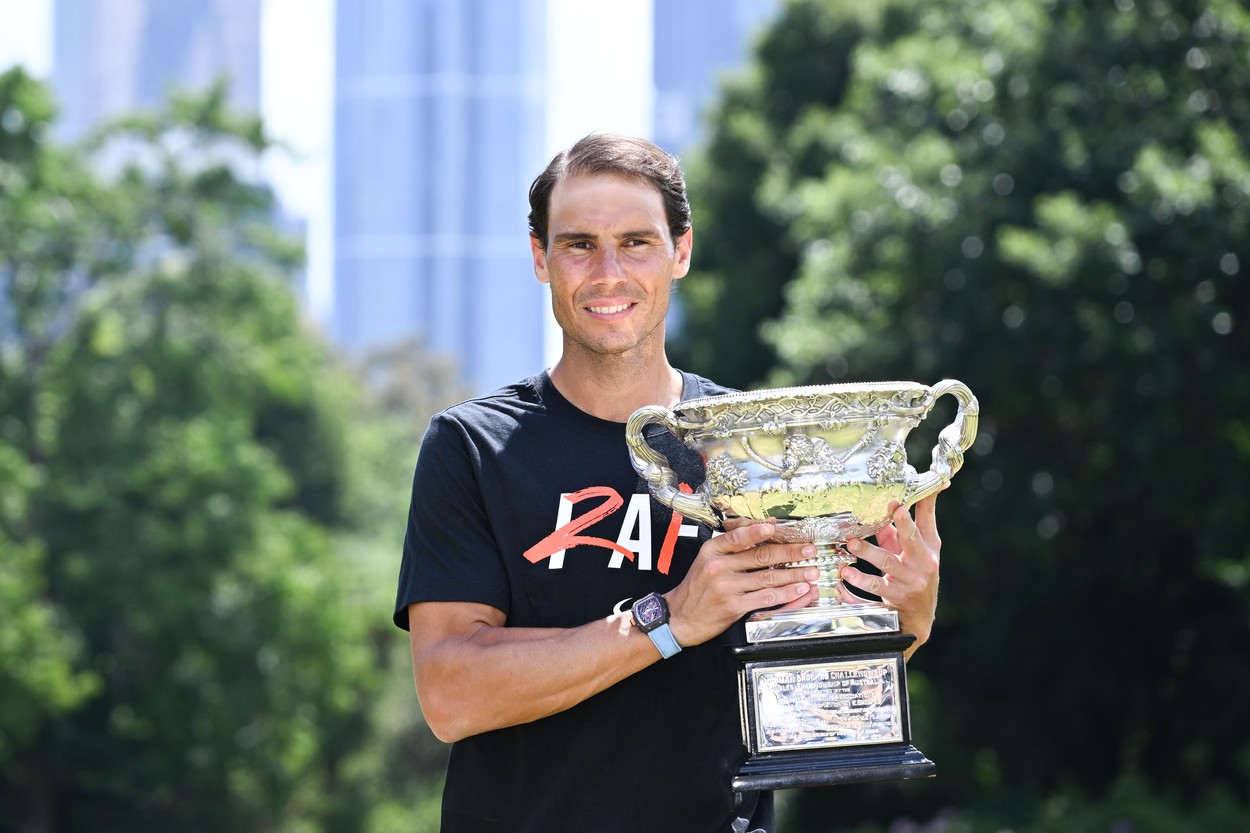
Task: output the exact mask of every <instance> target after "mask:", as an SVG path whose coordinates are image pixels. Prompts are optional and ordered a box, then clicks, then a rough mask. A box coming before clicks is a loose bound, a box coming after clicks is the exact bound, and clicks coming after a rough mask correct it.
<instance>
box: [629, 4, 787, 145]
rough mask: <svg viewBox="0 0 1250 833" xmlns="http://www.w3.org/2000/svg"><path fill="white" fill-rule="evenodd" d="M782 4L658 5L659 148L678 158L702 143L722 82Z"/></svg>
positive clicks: (746, 54)
mask: <svg viewBox="0 0 1250 833" xmlns="http://www.w3.org/2000/svg"><path fill="white" fill-rule="evenodd" d="M780 2H781V0H655V135H654V136H653V137H652V140H653V141H654V142H655V143H656V144H658V145H659V146H660V147H662V148H664V149H665V150H667V151H669V152H670V153H678V154H680V153H682V152H684V151H687V150H690V148H691V147H692V145H694V144H695V143H696V142H697V141H698V140H700V139H701V138H702V129H703V122H702V117H703V115H704V111H705V110H706V108H707V107H708V105H709V104H711V103H712V100H713V97H714V95H715V94H716V90H717V84H718V82H719V80H720V79H721V77H722V76H723V75H724V74H725V73H726V72H731V71H734V70H737V69H739V68H740V67H741V66H742V65H743V64H744V63H745V62H746V61H747V59H748V58H750V47H751V43H752V39H753V37H754V36H755V34H756V33H757V32H758V31H759V29H760V28H761V27H762V26H763V25H764V24H765V23H766V22H767V21H768V20H769V19H770V18H771V17H772V16H773V15H774V14H776V12H777V10H778V8H779V6H780Z"/></svg>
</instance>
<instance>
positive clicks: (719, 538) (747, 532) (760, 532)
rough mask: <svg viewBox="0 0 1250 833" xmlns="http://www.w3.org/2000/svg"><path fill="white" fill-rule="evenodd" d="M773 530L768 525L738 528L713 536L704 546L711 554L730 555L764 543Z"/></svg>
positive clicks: (770, 525)
mask: <svg viewBox="0 0 1250 833" xmlns="http://www.w3.org/2000/svg"><path fill="white" fill-rule="evenodd" d="M774 529H775V527H774V526H773V525H772V524H770V523H758V524H749V525H747V526H740V527H737V528H736V529H731V530H729V531H728V532H726V533H725V534H724V535H716V536H713V537H712V538H710V539H709V540H708V542H707V544H706V545H705V546H708V547H710V548H711V550H712V551H713V552H718V553H721V554H723V555H731V554H733V553H736V552H742V551H743V550H747V549H750V548H751V547H754V546H756V545H757V544H762V543H764V542H765V541H767V540H768V539H769V538H770V537H771V536H772V534H773V530H774Z"/></svg>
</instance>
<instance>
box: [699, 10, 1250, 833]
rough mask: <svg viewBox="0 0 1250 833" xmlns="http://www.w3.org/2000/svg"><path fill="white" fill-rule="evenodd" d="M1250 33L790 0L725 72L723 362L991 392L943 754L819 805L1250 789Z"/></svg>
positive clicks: (1220, 27)
mask: <svg viewBox="0 0 1250 833" xmlns="http://www.w3.org/2000/svg"><path fill="white" fill-rule="evenodd" d="M861 7H862V8H861ZM779 45H784V48H780V46H779ZM1248 49H1250V13H1247V11H1246V10H1245V9H1244V7H1243V5H1242V4H1239V3H1235V2H1225V1H1224V0H1218V2H1217V0H1205V1H1204V0H1117V2H1115V3H1111V2H1082V1H1081V0H1049V2H1040V3H1039V2H1036V0H883V2H880V3H875V4H865V3H858V4H856V3H848V2H841V0H807V1H806V2H800V1H799V0H792V2H790V3H788V4H787V5H786V7H785V11H784V13H783V14H782V16H781V18H780V20H779V21H778V22H777V23H776V25H775V26H774V27H773V29H772V30H771V31H769V32H768V33H766V34H765V36H764V38H763V39H762V41H761V46H760V49H759V51H758V54H757V63H756V66H755V67H754V68H753V70H752V73H751V74H750V75H749V76H748V77H747V78H745V79H742V80H740V81H739V82H738V83H737V85H736V86H734V87H732V88H730V89H728V90H727V91H726V93H725V96H724V102H723V104H722V106H721V107H720V108H719V109H717V110H716V111H715V114H714V118H713V124H712V127H713V131H714V133H713V138H712V139H711V140H710V142H709V145H708V148H707V150H706V152H705V155H704V157H703V159H702V161H700V162H698V163H696V164H695V165H693V167H694V169H695V170H696V171H699V172H700V173H699V177H698V178H696V179H695V183H694V187H695V191H694V193H693V195H692V197H693V201H694V204H695V208H696V216H697V217H698V216H706V214H704V212H707V213H708V214H710V215H711V222H705V223H703V224H702V225H700V226H699V227H698V228H699V231H698V236H699V246H700V247H702V249H703V251H704V253H705V255H704V256H705V257H709V258H712V259H713V260H714V261H715V263H714V264H713V261H709V260H705V261H701V264H702V269H703V271H701V272H699V273H697V274H692V275H691V276H690V277H689V278H687V279H686V283H688V284H689V285H688V286H686V287H685V292H686V293H687V294H686V303H687V307H688V308H689V309H688V322H689V325H690V329H689V330H688V332H687V334H686V338H687V340H688V343H689V344H690V346H689V347H688V348H687V350H686V352H685V355H686V356H688V357H689V358H690V359H691V360H693V361H695V365H694V369H698V370H701V371H706V372H709V373H711V374H712V375H713V376H717V377H720V378H722V379H725V380H726V381H732V382H737V383H740V384H761V383H767V384H778V385H779V384H792V383H820V382H830V381H839V380H848V381H849V380H866V379H874V378H899V377H901V378H912V379H917V380H920V381H928V382H934V381H937V380H938V379H940V378H943V377H953V378H959V379H962V380H963V381H965V382H966V383H968V385H969V386H970V387H971V388H972V390H973V391H974V392H975V393H976V394H977V395H978V397H979V399H980V401H981V405H982V410H983V419H982V423H981V436H980V437H979V439H978V442H977V444H976V445H975V446H974V449H973V452H972V453H970V454H969V459H968V462H967V465H966V467H965V469H964V470H963V471H962V472H961V473H960V474H959V475H958V476H957V477H956V479H955V482H954V484H953V488H951V489H950V490H949V492H947V493H946V494H944V495H943V497H942V500H941V504H942V511H941V513H940V514H941V516H942V529H943V534H944V536H945V539H946V544H945V548H944V553H943V555H944V564H943V574H944V581H943V597H942V603H941V607H940V611H939V619H938V626H937V629H936V631H935V636H934V640H933V642H932V643H931V644H930V645H928V646H926V647H925V648H924V649H923V650H922V651H921V652H920V653H919V654H917V656H916V658H915V660H914V661H913V662H912V672H913V674H914V675H915V676H916V677H917V679H919V680H923V681H924V682H925V683H926V685H924V686H921V688H923V689H924V694H923V696H917V697H914V698H913V704H912V707H913V716H914V718H915V721H916V725H917V740H918V743H919V745H920V746H921V748H923V749H924V750H925V751H926V752H928V753H930V754H931V755H932V756H933V757H934V759H935V760H936V761H937V762H938V766H939V777H938V778H937V779H936V780H934V781H932V782H928V783H923V784H908V785H897V784H895V785H887V786H885V787H867V788H862V789H860V788H857V789H846V790H812V791H804V792H803V793H801V794H800V795H799V796H798V797H796V799H795V802H794V803H795V804H796V805H798V806H800V807H802V806H805V805H806V806H810V807H811V808H813V812H812V817H813V818H815V817H818V816H819V815H820V813H821V812H824V813H828V812H830V810H831V808H834V807H836V808H837V809H836V812H837V814H838V818H839V819H840V820H842V821H845V822H853V821H854V820H855V819H856V818H871V817H874V816H875V817H877V818H880V817H883V816H887V815H889V814H891V813H893V812H897V811H898V810H899V808H900V807H910V808H911V809H910V810H909V811H908V812H909V813H910V814H912V815H915V816H917V817H926V815H931V814H932V813H934V812H936V810H937V809H938V808H939V807H942V806H949V805H954V806H971V805H974V804H977V803H981V804H984V805H992V804H993V803H994V802H995V801H1010V802H1013V803H1015V804H1017V805H1020V806H1025V807H1029V806H1039V807H1040V806H1041V805H1042V804H1043V803H1044V802H1045V800H1046V799H1045V797H1046V796H1049V795H1054V794H1056V793H1058V792H1061V791H1063V790H1065V789H1067V788H1068V785H1071V784H1080V785H1082V788H1083V789H1084V790H1085V792H1086V794H1087V795H1089V796H1093V797H1097V796H1099V795H1101V794H1103V793H1104V792H1107V791H1110V790H1112V788H1113V785H1114V784H1116V783H1118V781H1119V780H1120V779H1121V778H1125V777H1127V778H1130V779H1135V783H1141V784H1145V785H1147V786H1146V787H1143V789H1145V790H1150V789H1158V788H1160V787H1162V786H1164V785H1167V786H1168V788H1169V789H1175V790H1176V792H1175V793H1170V795H1174V796H1175V797H1176V800H1177V801H1178V802H1180V803H1181V804H1182V806H1200V805H1201V802H1202V800H1203V798H1202V797H1203V796H1204V795H1207V794H1208V793H1207V791H1208V790H1216V791H1219V790H1223V791H1224V792H1225V793H1226V794H1229V795H1245V794H1246V792H1247V790H1248V788H1250V745H1248V744H1247V740H1246V739H1247V738H1250V718H1248V717H1247V713H1246V712H1245V710H1244V709H1243V708H1242V707H1241V705H1240V703H1239V702H1238V699H1237V697H1236V696H1235V695H1234V694H1233V693H1234V692H1238V691H1242V690H1245V689H1246V688H1247V687H1248V686H1250V671H1248V670H1247V666H1246V664H1245V663H1244V662H1243V661H1242V660H1241V655H1242V653H1243V650H1242V647H1241V641H1242V634H1244V632H1245V627H1246V623H1247V621H1250V592H1248V590H1247V580H1248V577H1250V546H1248V545H1247V543H1246V542H1247V541H1248V540H1250V521H1247V518H1246V515H1245V513H1244V512H1243V511H1242V507H1243V506H1244V504H1245V502H1246V501H1247V499H1250V476H1248V474H1247V472H1250V467H1248V466H1247V465H1246V464H1247V462H1250V455H1248V453H1247V449H1248V448H1250V442H1248V439H1247V438H1248V437H1250V416H1248V415H1250V363H1247V361H1246V356H1250V321H1247V319H1246V311H1247V310H1250V282H1248V281H1247V271H1246V270H1247V268H1248V267H1250V243H1248V241H1250V234H1248V231H1250V67H1248V66H1247V63H1246V55H1247V50H1248ZM817 64H819V65H820V66H823V67H825V68H826V70H827V71H826V72H824V73H819V74H818V73H817V72H816V71H815V70H814V69H813V67H814V66H815V65H817ZM840 68H845V69H840ZM778 79H788V80H787V81H786V82H785V84H786V86H785V87H784V88H783V86H782V85H781V83H780V82H779V81H778ZM705 171H715V172H717V174H720V173H724V174H726V176H725V177H724V179H725V180H732V181H721V180H719V179H718V180H716V181H712V180H711V179H709V175H708V174H706V173H704V172H705ZM731 189H732V190H731ZM722 216H723V217H730V216H732V217H736V218H746V220H747V221H748V222H749V225H748V226H747V227H744V228H736V227H732V226H730V225H728V224H727V223H722V222H720V221H719V220H718V219H716V218H719V217H722ZM757 220H758V222H757ZM708 249H712V250H715V251H714V253H713V254H711V255H708V254H706V253H707V250H708ZM722 253H723V254H724V259H723V260H721V259H720V258H721V257H722ZM786 258H789V259H790V265H789V266H787V265H786V264H785V263H784V262H783V261H784V260H785V259H786ZM763 259H769V262H770V263H772V264H774V266H775V267H776V268H775V269H774V271H773V272H771V273H769V274H767V275H764V274H762V273H761V272H760V271H758V270H757V269H755V268H754V267H752V264H755V263H759V262H762V260H763ZM709 264H713V265H709ZM761 282H771V284H772V285H771V287H770V288H769V290H768V291H769V292H772V293H775V295H776V297H777V298H780V299H781V300H780V301H776V300H774V299H773V296H771V295H770V296H769V299H766V300H760V297H761V293H764V292H765V290H764V289H763V288H761V287H760V286H759V284H760V283H761ZM735 305H738V306H735ZM749 305H755V306H754V317H751V316H749V315H748V314H747V312H746V311H744V310H743V309H741V308H739V307H740V306H749ZM743 320H749V321H750V323H749V324H743V323H740V322H741V321H743ZM721 322H725V323H726V326H723V327H722V325H721ZM731 322H739V323H731ZM748 334H753V335H755V336H757V337H759V338H760V339H761V340H762V341H763V342H764V344H766V345H767V348H768V349H770V350H771V351H773V354H774V355H775V356H776V360H775V361H770V362H769V364H770V365H772V369H771V371H767V370H760V369H759V366H758V363H752V362H751V360H750V359H744V358H743V357H742V356H741V355H740V354H739V353H734V352H733V350H732V347H730V346H728V345H727V344H726V342H727V341H729V340H732V339H742V340H745V339H746V337H747V335H748ZM752 349H754V348H752ZM948 414H949V409H948V410H947V411H946V412H945V414H944V413H943V412H942V410H941V409H939V410H938V411H937V412H935V414H934V416H933V417H931V418H930V419H931V421H934V422H935V423H937V424H938V425H940V424H941V423H942V421H943V419H944V416H945V415H948ZM918 433H919V432H918ZM933 433H936V427H935V428H934V429H933ZM922 462H923V461H922ZM1008 797H1010V798H1008ZM1177 817H1178V818H1181V816H1179V815H1178V816H1177ZM1039 818H1040V816H1039ZM1091 818H1092V816H1091ZM1178 823H1179V822H1178ZM1091 824H1092V822H1091ZM1143 824H1144V822H1143ZM1243 824H1244V822H1243ZM811 829H820V828H818V827H813V828H811ZM1038 829H1047V830H1049V829H1063V828H1061V827H1060V826H1058V825H1056V826H1054V827H1053V828H1038ZM1072 829H1077V828H1075V827H1073V828H1072ZM1141 829H1152V828H1147V827H1142V828H1141ZM1158 829H1160V830H1170V829H1182V828H1180V827H1176V828H1172V827H1166V826H1160V827H1159V828H1158ZM1212 829H1216V828H1215V827H1213V828H1212Z"/></svg>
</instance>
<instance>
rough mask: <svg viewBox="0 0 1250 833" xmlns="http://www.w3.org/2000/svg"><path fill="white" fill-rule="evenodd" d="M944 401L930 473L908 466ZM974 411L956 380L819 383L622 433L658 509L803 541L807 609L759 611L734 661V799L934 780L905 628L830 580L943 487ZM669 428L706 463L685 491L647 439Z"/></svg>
mask: <svg viewBox="0 0 1250 833" xmlns="http://www.w3.org/2000/svg"><path fill="white" fill-rule="evenodd" d="M946 394H950V395H952V396H953V397H954V398H955V399H956V401H957V403H958V411H957V413H956V415H955V419H954V421H953V422H952V423H951V424H950V425H948V426H946V427H945V428H944V429H942V431H941V432H940V433H939V434H938V439H937V445H936V446H934V448H933V455H932V462H931V463H930V466H929V470H928V471H927V472H924V473H918V472H917V471H916V470H915V469H914V468H913V467H912V466H910V465H908V463H907V451H906V448H905V443H906V439H907V435H908V433H909V432H910V431H911V429H913V428H915V427H916V426H917V425H919V424H920V422H921V421H922V420H923V419H924V418H925V416H926V415H927V414H928V413H929V411H930V409H931V408H932V407H933V404H934V402H935V401H936V400H937V399H938V398H939V397H941V396H944V395H946ZM978 413H979V408H978V405H977V400H976V398H975V397H973V395H972V392H971V391H969V390H968V387H967V386H966V385H964V384H963V383H962V382H957V381H953V380H946V381H942V382H939V383H938V384H936V385H933V386H932V387H930V386H926V385H921V384H917V383H914V382H880V383H865V384H845V385H817V386H810V387H794V388H781V389H774V390H760V391H751V392H746V393H732V394H726V395H723V396H710V397H704V398H702V399H692V400H689V401H687V402H682V403H680V404H679V405H678V406H677V408H676V409H674V410H669V409H668V408H662V407H658V406H648V407H645V408H640V409H639V410H638V411H636V412H635V413H634V414H633V416H631V417H630V420H629V423H628V425H627V426H626V430H625V434H626V440H627V442H628V443H629V450H630V458H631V460H632V461H633V464H634V468H635V469H637V470H638V473H639V474H640V475H642V477H643V478H644V479H645V480H646V481H647V483H648V484H649V485H650V487H651V492H652V494H653V495H654V496H655V498H656V499H657V500H658V501H660V502H661V503H663V504H664V505H666V506H669V507H671V508H672V509H673V510H674V511H676V512H679V513H680V514H682V515H684V516H686V517H688V518H691V519H693V520H696V521H699V522H700V523H704V524H707V525H708V526H711V527H712V528H713V529H721V530H723V529H726V528H732V527H734V526H737V525H740V524H742V523H750V522H756V521H764V520H768V521H772V522H773V523H774V524H775V527H776V531H775V533H774V535H773V537H772V540H774V541H777V542H810V543H813V544H815V545H816V550H817V554H816V557H815V558H814V559H811V560H810V561H802V562H795V563H794V564H793V565H788V566H797V565H807V564H815V565H816V566H817V567H818V569H819V571H820V578H819V579H818V580H817V582H816V585H817V588H818V591H819V593H818V598H817V599H816V600H815V601H814V602H813V603H812V604H811V605H810V606H808V607H805V608H801V609H794V610H787V611H760V612H758V613H755V614H753V615H752V616H750V617H749V618H748V619H747V622H746V636H747V645H745V646H741V647H739V648H736V649H734V650H735V653H736V654H737V655H738V658H739V660H740V661H741V663H742V666H741V670H740V673H739V682H740V686H739V689H740V692H739V693H740V699H741V704H742V724H743V737H744V741H745V744H746V747H747V751H748V753H749V757H748V758H747V760H746V761H745V763H744V764H743V766H742V767H741V769H740V770H739V771H738V773H736V774H735V775H734V776H733V785H734V787H735V789H777V788H789V787H802V786H815V785H819V784H835V783H846V782H853V781H875V780H884V779H888V778H914V777H922V776H927V775H932V774H933V770H934V766H933V763H932V762H931V761H929V760H928V759H927V758H925V757H924V755H923V754H922V753H920V752H919V751H918V750H917V749H916V748H915V747H914V746H912V745H911V743H910V726H909V716H908V710H907V692H906V669H905V666H904V664H903V651H904V650H905V649H906V648H907V647H908V646H909V645H910V644H911V643H912V642H914V641H915V637H914V636H912V635H910V634H902V633H900V632H899V625H898V614H897V613H896V612H895V611H894V610H891V609H890V608H888V607H886V606H885V605H882V604H864V603H860V601H859V600H858V599H854V598H853V597H850V596H848V594H846V592H845V591H844V589H843V587H842V580H841V576H840V574H839V571H840V570H841V567H842V566H843V565H844V564H847V563H850V562H851V561H854V560H855V559H854V556H852V555H851V554H850V553H849V552H848V551H847V549H846V546H845V545H846V541H847V539H848V538H865V537H868V536H871V535H873V534H874V533H876V532H877V531H878V530H880V529H881V528H883V527H884V526H886V525H887V524H888V523H889V522H890V516H891V508H892V506H893V505H895V504H901V505H903V506H911V505H912V504H914V503H915V502H917V501H919V500H921V499H922V498H924V497H927V496H928V495H931V494H933V493H934V492H936V491H938V490H939V489H941V488H942V487H943V486H944V485H945V484H946V483H947V482H948V481H949V480H950V479H951V477H952V476H953V475H954V474H955V472H957V471H958V470H959V469H960V467H961V466H962V465H963V459H964V451H966V450H967V449H968V448H969V446H971V445H972V441H973V440H974V439H975V438H976V432H977V419H978ZM652 425H659V426H663V427H664V428H666V429H668V430H669V431H670V432H672V433H673V434H674V435H675V436H676V437H677V438H678V439H680V440H682V441H683V442H685V444H686V445H687V446H689V447H690V448H692V449H694V450H695V451H696V452H697V453H698V454H699V456H700V457H701V458H702V460H703V464H704V468H705V470H706V477H705V479H704V482H703V485H702V487H700V488H699V489H698V490H697V491H694V492H692V493H688V492H684V491H682V490H681V488H680V485H681V484H678V483H677V480H676V476H675V475H674V473H673V470H672V467H671V466H670V465H669V462H668V460H667V459H666V458H665V457H664V455H663V454H661V453H660V452H658V451H656V450H655V449H654V448H652V447H651V446H650V445H649V444H648V443H647V440H646V431H647V429H648V428H649V427H650V426H652Z"/></svg>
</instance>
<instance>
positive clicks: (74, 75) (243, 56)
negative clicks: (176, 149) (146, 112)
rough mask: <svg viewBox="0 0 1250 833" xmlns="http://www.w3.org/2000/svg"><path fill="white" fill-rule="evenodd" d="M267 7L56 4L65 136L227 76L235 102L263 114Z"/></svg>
mask: <svg viewBox="0 0 1250 833" xmlns="http://www.w3.org/2000/svg"><path fill="white" fill-rule="evenodd" d="M260 4H261V0H177V2H174V0H55V5H54V7H53V33H54V34H53V60H52V81H53V86H54V88H55V90H56V94H57V97H58V99H60V102H61V106H62V118H61V121H60V127H59V130H60V132H61V134H62V136H63V137H65V138H77V137H79V136H81V135H82V134H83V133H84V132H86V131H87V130H90V129H91V128H92V127H95V126H96V125H97V124H98V123H99V122H100V121H102V120H104V119H107V118H110V117H113V116H117V115H120V114H122V113H128V112H132V111H134V110H137V109H151V108H155V107H158V106H159V105H160V104H161V103H162V101H163V100H164V99H165V95H166V92H167V91H168V89H169V87H171V86H178V87H185V88H189V89H197V90H198V89H203V88H205V87H207V86H208V85H209V84H210V83H212V82H213V81H214V80H216V79H217V78H218V77H219V76H222V75H225V76H228V77H229V78H230V81H231V86H230V101H231V103H232V104H233V105H234V106H235V107H237V108H239V109H242V110H248V111H251V112H256V111H258V110H259V109H260Z"/></svg>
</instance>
